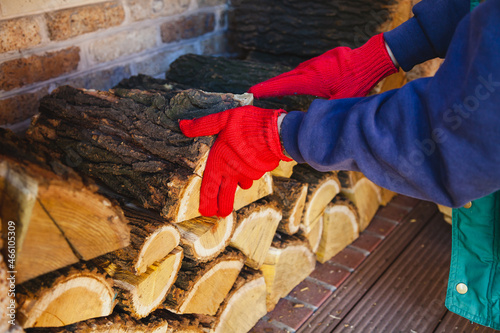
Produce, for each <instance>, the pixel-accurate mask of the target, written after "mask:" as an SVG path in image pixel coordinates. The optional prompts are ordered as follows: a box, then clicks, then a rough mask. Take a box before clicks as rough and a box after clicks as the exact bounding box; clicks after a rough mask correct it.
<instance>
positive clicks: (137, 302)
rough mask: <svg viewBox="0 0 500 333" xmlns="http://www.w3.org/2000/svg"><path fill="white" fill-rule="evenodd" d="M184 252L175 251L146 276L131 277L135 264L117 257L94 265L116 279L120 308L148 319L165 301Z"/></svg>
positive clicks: (109, 257)
mask: <svg viewBox="0 0 500 333" xmlns="http://www.w3.org/2000/svg"><path fill="white" fill-rule="evenodd" d="M182 258H183V255H182V249H181V248H180V247H177V248H175V249H174V250H173V251H172V252H171V253H170V254H169V255H167V256H166V257H165V258H163V259H162V260H159V261H157V262H155V263H154V264H153V265H151V266H149V267H148V269H147V270H146V272H145V273H143V274H141V275H135V274H133V273H131V268H130V266H132V264H133V263H132V262H127V261H124V260H123V258H120V257H119V256H117V254H116V253H110V254H107V255H105V256H103V257H100V258H97V259H95V260H94V263H95V264H96V265H98V266H100V267H101V268H102V269H104V270H105V271H106V273H107V274H108V275H109V276H111V278H113V281H114V283H115V288H116V289H117V290H118V295H117V297H116V298H117V300H118V301H119V304H120V307H122V308H123V309H125V310H126V311H128V312H129V313H130V314H131V315H132V316H133V317H134V318H137V319H140V318H144V317H146V316H147V315H149V314H150V313H151V312H153V311H154V310H155V309H156V308H158V307H159V306H160V304H161V303H162V302H163V301H164V300H165V298H166V296H167V293H168V291H169V290H170V288H171V287H172V285H173V283H174V281H175V279H176V277H177V273H178V272H179V269H180V267H181V262H182Z"/></svg>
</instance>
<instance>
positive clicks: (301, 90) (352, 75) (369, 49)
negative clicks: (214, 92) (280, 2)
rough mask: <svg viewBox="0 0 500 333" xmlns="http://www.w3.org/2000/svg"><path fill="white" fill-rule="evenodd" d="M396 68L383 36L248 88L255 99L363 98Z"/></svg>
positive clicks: (335, 52) (335, 49)
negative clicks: (297, 96) (304, 97)
mask: <svg viewBox="0 0 500 333" xmlns="http://www.w3.org/2000/svg"><path fill="white" fill-rule="evenodd" d="M397 71H398V69H397V68H396V66H394V63H393V62H392V60H391V57H390V56H389V54H388V52H387V49H386V47H385V41H384V36H383V34H378V35H376V36H374V37H372V38H370V40H368V41H367V42H366V43H365V44H364V45H363V46H361V47H359V48H357V49H354V50H351V49H350V48H348V47H337V48H334V49H333V50H330V51H328V52H326V53H324V54H322V55H320V56H318V57H315V58H312V59H310V60H308V61H305V62H303V63H301V64H300V65H299V66H298V67H297V68H295V69H294V70H291V71H290V72H286V73H283V74H281V75H278V76H276V77H273V78H271V79H269V80H267V81H264V82H261V83H258V84H256V85H254V86H253V87H251V88H250V89H249V90H248V92H250V93H252V94H254V96H255V97H256V98H261V97H274V96H284V95H314V96H319V97H324V98H328V99H332V98H349V97H363V96H366V95H367V94H368V92H369V91H370V90H371V89H372V88H373V87H374V86H375V85H376V84H377V83H378V82H379V81H380V80H382V79H383V78H384V77H386V76H389V75H390V74H393V73H396V72H397Z"/></svg>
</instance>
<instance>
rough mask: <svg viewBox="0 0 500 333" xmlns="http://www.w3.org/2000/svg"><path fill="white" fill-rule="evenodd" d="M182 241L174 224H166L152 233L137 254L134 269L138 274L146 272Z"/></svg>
mask: <svg viewBox="0 0 500 333" xmlns="http://www.w3.org/2000/svg"><path fill="white" fill-rule="evenodd" d="M179 242H180V234H179V231H178V230H177V229H176V228H175V227H174V226H172V225H164V226H162V227H160V228H158V229H157V230H156V231H155V232H153V233H152V234H150V235H149V236H148V237H147V239H146V240H145V242H144V244H143V246H142V248H141V251H140V252H139V254H138V256H137V262H136V263H135V264H134V267H133V270H134V272H135V274H136V275H141V274H143V273H145V272H146V271H147V269H148V267H149V266H151V265H152V264H154V263H155V262H156V261H159V260H161V259H163V258H165V257H166V256H167V255H168V254H169V253H171V252H172V251H173V250H174V248H175V247H176V246H177V245H178V244H179Z"/></svg>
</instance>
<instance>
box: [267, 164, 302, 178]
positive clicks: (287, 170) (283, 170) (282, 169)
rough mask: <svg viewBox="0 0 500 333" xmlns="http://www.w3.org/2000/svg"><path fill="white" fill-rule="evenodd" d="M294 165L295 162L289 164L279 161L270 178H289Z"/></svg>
mask: <svg viewBox="0 0 500 333" xmlns="http://www.w3.org/2000/svg"><path fill="white" fill-rule="evenodd" d="M296 165H297V162H295V161H290V162H285V161H280V164H279V165H278V167H276V169H274V170H273V171H271V176H274V177H284V178H290V177H291V176H292V173H293V167H294V166H296Z"/></svg>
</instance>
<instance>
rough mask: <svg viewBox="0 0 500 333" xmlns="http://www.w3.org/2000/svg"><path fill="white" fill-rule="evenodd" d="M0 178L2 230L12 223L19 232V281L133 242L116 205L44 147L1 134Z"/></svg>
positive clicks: (9, 133) (121, 213) (11, 135)
mask: <svg viewBox="0 0 500 333" xmlns="http://www.w3.org/2000/svg"><path fill="white" fill-rule="evenodd" d="M0 179H1V181H0V183H1V184H3V185H2V187H3V190H2V192H1V193H2V196H1V197H0V199H1V200H0V217H1V219H2V223H3V226H2V229H4V230H6V229H7V223H9V221H12V222H14V223H15V228H16V270H17V272H18V273H17V276H16V280H17V282H18V283H22V282H24V281H27V280H29V279H31V278H34V277H36V276H39V275H41V274H44V273H48V272H50V271H53V270H56V269H58V268H61V267H64V266H67V265H71V264H74V263H77V262H78V261H79V260H81V259H83V260H89V259H92V258H95V257H97V256H99V255H102V254H104V253H108V252H110V251H114V250H117V249H120V248H122V247H124V246H127V245H128V244H129V232H130V229H129V227H128V226H127V220H126V218H125V217H124V215H123V211H122V210H121V208H120V207H119V206H118V205H117V204H115V203H114V202H112V201H111V200H109V199H108V198H106V197H104V196H103V195H101V194H99V193H97V186H95V185H94V184H92V183H91V182H89V181H88V180H86V181H85V182H84V181H83V180H82V178H80V177H79V176H78V175H77V174H76V173H75V172H74V171H73V170H72V169H70V168H68V167H65V166H64V165H62V164H61V163H59V162H58V161H56V160H53V159H51V158H49V157H47V156H46V155H44V154H43V147H40V146H39V145H37V144H36V143H33V142H30V141H28V140H23V139H20V138H18V137H16V136H15V135H14V134H13V133H11V132H8V131H3V130H2V131H1V132H0Z"/></svg>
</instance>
